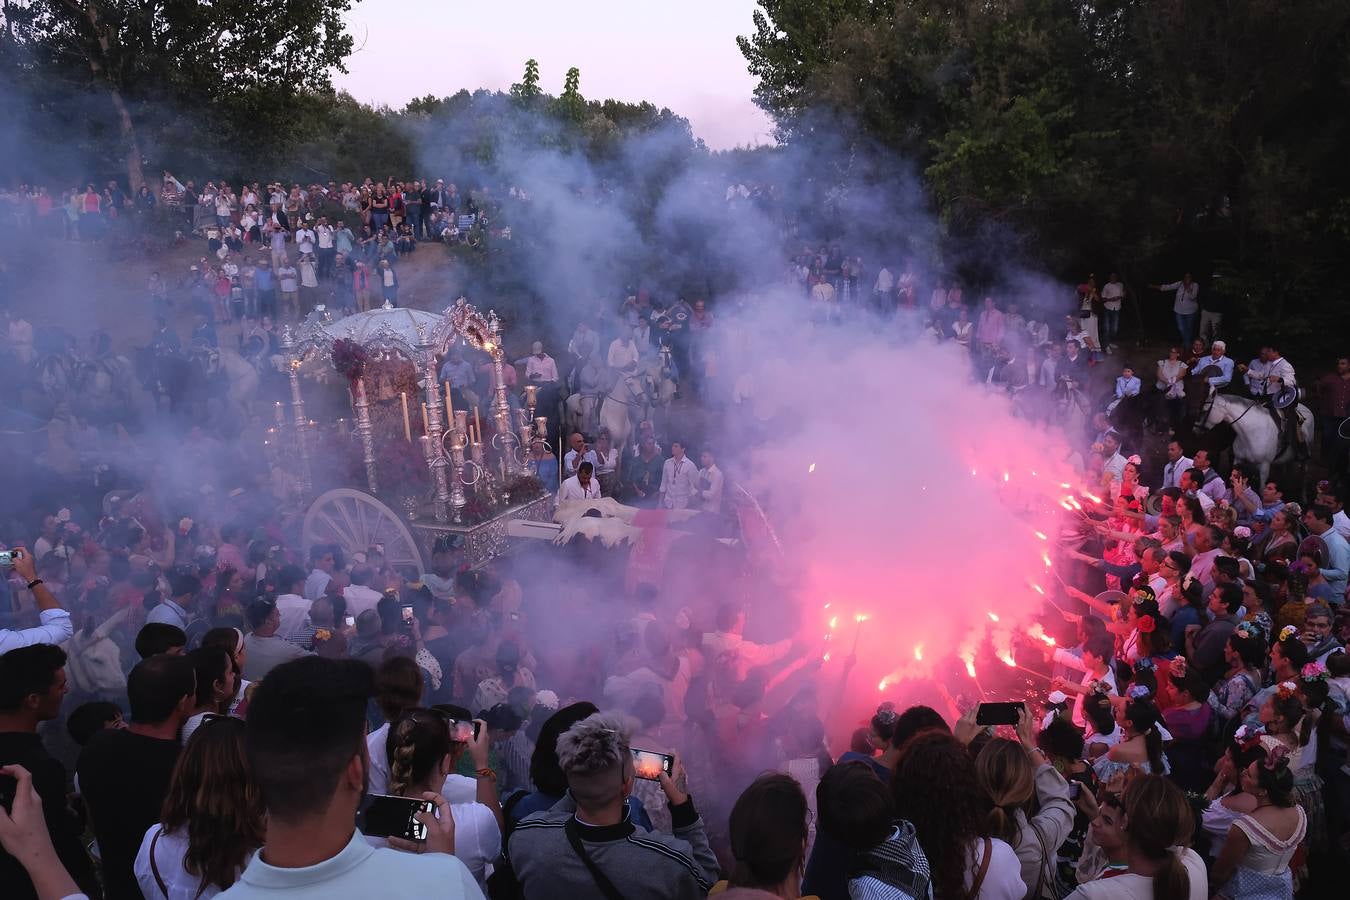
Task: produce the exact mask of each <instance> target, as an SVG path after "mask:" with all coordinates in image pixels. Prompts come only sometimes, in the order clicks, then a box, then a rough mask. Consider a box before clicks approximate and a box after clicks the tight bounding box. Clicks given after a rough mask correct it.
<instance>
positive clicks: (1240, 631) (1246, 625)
mask: <svg viewBox="0 0 1350 900" xmlns="http://www.w3.org/2000/svg"><path fill="white" fill-rule="evenodd" d="M1233 633H1234V634H1236V635H1237V636H1238V637H1240V638H1243V639H1247V638H1261V639H1263V640H1264V639H1265V636H1266V633H1265V631H1264V630H1262V628H1261V623H1260V622H1257V621H1251V622H1242V623H1241V624H1239V625H1238V627H1237V628H1236V629H1235V630H1234V632H1233Z"/></svg>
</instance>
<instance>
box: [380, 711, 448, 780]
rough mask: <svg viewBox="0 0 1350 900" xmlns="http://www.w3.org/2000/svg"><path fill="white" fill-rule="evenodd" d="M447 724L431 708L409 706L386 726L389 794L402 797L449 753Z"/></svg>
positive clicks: (424, 778) (429, 773)
mask: <svg viewBox="0 0 1350 900" xmlns="http://www.w3.org/2000/svg"><path fill="white" fill-rule="evenodd" d="M450 749H451V741H450V725H449V723H447V722H446V720H445V716H443V715H441V714H440V713H438V712H436V711H435V710H430V709H410V710H408V711H407V712H405V713H404V714H403V715H402V716H401V717H399V719H398V720H397V721H395V722H394V723H393V724H392V725H390V726H389V736H388V738H386V740H385V750H386V751H387V752H388V754H389V793H391V794H395V795H399V796H405V795H407V793H408V791H410V790H411V789H412V788H413V787H414V786H416V785H419V784H421V783H422V782H424V781H426V780H427V778H428V776H430V775H431V773H432V771H433V770H434V769H435V768H436V766H438V765H439V764H440V762H441V760H443V759H445V757H446V756H447V755H448V754H449V753H450Z"/></svg>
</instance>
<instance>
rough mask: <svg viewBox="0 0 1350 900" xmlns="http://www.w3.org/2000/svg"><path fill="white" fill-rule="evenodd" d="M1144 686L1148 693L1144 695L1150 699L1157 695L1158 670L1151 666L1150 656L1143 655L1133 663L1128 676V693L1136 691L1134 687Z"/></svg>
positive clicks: (1131, 693)
mask: <svg viewBox="0 0 1350 900" xmlns="http://www.w3.org/2000/svg"><path fill="white" fill-rule="evenodd" d="M1136 687H1139V688H1145V689H1146V690H1147V691H1148V693H1147V694H1146V695H1145V696H1147V697H1148V698H1149V699H1150V700H1152V699H1153V698H1155V697H1157V696H1158V672H1157V669H1155V668H1154V667H1153V659H1152V657H1148V656H1145V657H1144V658H1143V659H1141V660H1139V661H1138V662H1136V663H1135V664H1134V670H1133V672H1132V673H1131V676H1130V689H1131V690H1130V695H1131V696H1133V695H1134V694H1135V693H1138V692H1137V691H1135V690H1134V688H1136Z"/></svg>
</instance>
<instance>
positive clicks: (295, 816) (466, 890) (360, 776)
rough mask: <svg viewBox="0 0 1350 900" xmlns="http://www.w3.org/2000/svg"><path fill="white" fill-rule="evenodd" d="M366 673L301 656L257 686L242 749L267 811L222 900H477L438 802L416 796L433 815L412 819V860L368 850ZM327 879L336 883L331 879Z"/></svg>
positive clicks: (446, 809)
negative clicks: (418, 836)
mask: <svg viewBox="0 0 1350 900" xmlns="http://www.w3.org/2000/svg"><path fill="white" fill-rule="evenodd" d="M374 690H375V684H374V678H373V676H372V673H371V670H370V667H369V666H367V665H365V664H364V663H361V662H358V661H356V660H333V659H325V658H323V657H321V656H308V657H305V658H303V659H298V660H294V661H293V662H288V663H283V664H282V665H279V666H277V667H276V668H275V669H273V670H272V672H271V673H269V674H268V676H267V679H266V681H265V682H264V683H263V684H260V685H259V686H258V690H257V692H256V693H255V694H254V696H253V700H252V703H251V705H250V708H249V718H248V728H247V730H246V734H245V748H246V750H247V752H248V759H249V764H250V768H251V771H252V772H253V773H254V778H255V779H256V781H257V782H258V787H259V789H260V790H261V792H262V800H263V804H264V805H265V807H266V809H267V836H266V840H265V843H264V844H263V847H262V849H261V850H259V851H258V853H257V854H255V855H254V857H253V859H252V861H250V862H249V864H248V866H247V867H246V868H245V869H244V872H243V874H242V875H241V876H240V878H239V881H237V882H236V883H235V884H234V886H233V887H231V888H230V889H229V890H228V891H225V892H224V893H223V894H221V895H220V896H221V897H223V898H226V900H254V898H258V900H262V898H268V900H278V898H283V897H284V898H287V900H309V898H313V900H328V898H331V897H333V896H335V891H338V889H337V888H336V887H335V885H340V893H341V895H342V896H347V897H380V898H382V900H405V898H406V900H424V898H427V897H436V898H438V900H460V898H470V900H479V898H481V897H482V896H483V893H482V891H481V890H479V888H478V885H477V883H475V881H474V879H473V876H472V875H471V874H470V873H469V870H468V869H467V868H466V867H465V866H464V863H462V862H460V861H459V860H458V859H456V858H455V856H454V844H455V834H454V819H453V817H452V816H451V813H450V804H449V803H448V802H447V801H446V800H445V798H444V797H441V796H440V795H439V794H428V795H424V796H423V798H422V799H424V800H430V801H431V802H433V803H435V805H436V813H435V814H427V813H422V812H418V813H417V814H416V818H417V821H418V822H420V823H422V824H423V825H425V826H426V829H427V839H426V840H425V841H423V842H419V843H418V844H416V845H415V846H416V847H417V851H418V852H417V853H402V852H399V851H397V850H395V849H392V848H389V847H381V848H375V847H372V846H370V844H369V843H367V841H366V840H365V836H364V835H362V834H361V832H360V830H359V829H357V828H356V825H355V823H356V812H357V809H358V807H359V806H360V805H361V800H362V797H363V796H364V794H365V793H366V790H365V785H366V778H367V775H368V773H369V768H370V757H369V753H368V752H367V750H366V741H365V737H366V704H367V702H368V701H369V699H370V697H371V695H372V694H374ZM336 879H340V881H337V880H336Z"/></svg>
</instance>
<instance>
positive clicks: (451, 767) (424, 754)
mask: <svg viewBox="0 0 1350 900" xmlns="http://www.w3.org/2000/svg"><path fill="white" fill-rule="evenodd" d="M451 722H452V720H451V719H450V718H449V717H447V716H446V715H445V714H444V713H442V712H440V711H439V710H436V709H414V710H410V711H408V712H406V713H404V714H403V716H402V717H401V718H400V719H399V720H398V721H397V722H394V723H393V724H392V725H391V726H390V727H389V737H388V741H387V744H386V751H387V752H388V754H389V793H390V794H393V795H395V796H400V797H416V798H418V799H421V798H422V797H423V795H424V794H439V792H440V790H441V788H442V786H444V784H445V779H446V777H447V776H448V775H450V774H451V773H452V772H454V771H455V764H456V763H457V762H458V761H459V758H460V757H461V756H463V755H464V752H465V751H466V750H467V751H468V752H469V754H470V756H471V757H472V758H473V763H474V768H475V770H476V771H477V772H478V796H477V799H476V802H473V803H452V804H451V805H450V814H451V816H452V817H453V818H454V820H455V856H457V857H459V859H460V861H461V862H463V863H464V865H466V866H468V868H469V871H470V872H472V873H473V877H474V878H475V879H477V881H478V885H479V887H482V888H484V889H485V890H486V886H487V875H488V872H487V868H488V865H489V864H490V863H491V862H492V861H493V860H494V859H496V858H497V856H498V855H499V854H500V853H501V852H502V822H501V807H500V805H499V804H498V802H497V780H496V775H495V774H493V772H492V770H491V769H489V768H488V767H487V765H488V729H487V725H486V724H484V723H483V722H481V721H479V720H474V721H473V722H472V723H470V722H467V721H458V720H455V727H456V730H458V729H460V728H463V729H464V730H465V731H466V732H470V733H469V734H466V735H464V736H466V737H468V740H467V741H466V740H454V739H453V738H454V737H456V735H452V734H451ZM472 731H476V732H477V736H476V737H475V736H473V734H472ZM369 840H371V842H372V843H374V842H375V839H369Z"/></svg>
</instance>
